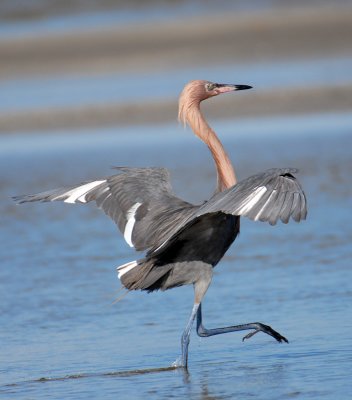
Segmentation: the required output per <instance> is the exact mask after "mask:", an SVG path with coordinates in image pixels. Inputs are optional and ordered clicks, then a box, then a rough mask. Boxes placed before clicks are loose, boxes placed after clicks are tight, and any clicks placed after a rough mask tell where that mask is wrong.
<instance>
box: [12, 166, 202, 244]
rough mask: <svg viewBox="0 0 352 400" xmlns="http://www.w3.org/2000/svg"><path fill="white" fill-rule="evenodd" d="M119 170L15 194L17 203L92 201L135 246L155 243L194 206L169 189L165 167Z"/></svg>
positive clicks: (189, 212)
mask: <svg viewBox="0 0 352 400" xmlns="http://www.w3.org/2000/svg"><path fill="white" fill-rule="evenodd" d="M117 169H118V170H119V172H120V173H119V174H116V175H113V176H110V177H107V178H103V179H100V180H95V181H90V182H83V183H80V184H78V185H75V186H70V187H64V188H60V189H54V190H51V191H47V192H42V193H38V194H34V195H25V196H16V197H14V200H15V201H16V202H18V203H26V202H33V201H40V202H48V201H64V202H66V203H88V202H91V201H95V202H96V204H97V206H98V207H99V208H101V209H102V210H103V211H104V212H105V213H106V214H107V215H108V216H109V217H110V218H111V219H112V220H113V221H115V223H116V224H117V226H118V228H119V229H120V231H121V232H122V233H123V235H124V238H125V240H126V242H127V243H128V244H129V245H130V246H134V247H135V248H136V250H145V249H148V248H150V247H153V246H158V245H160V243H162V242H163V241H164V240H165V237H166V236H168V235H169V232H170V231H171V230H172V227H173V226H174V224H175V223H176V224H177V222H178V220H180V219H184V218H186V217H187V216H189V215H190V214H192V213H193V212H194V208H195V207H194V206H193V205H192V204H189V203H187V202H185V201H183V200H181V199H179V198H177V197H176V196H174V195H173V193H172V187H171V184H170V178H169V173H168V171H167V170H166V169H164V168H125V167H118V168H117Z"/></svg>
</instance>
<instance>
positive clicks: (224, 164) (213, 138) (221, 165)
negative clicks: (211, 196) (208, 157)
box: [186, 103, 237, 192]
mask: <svg viewBox="0 0 352 400" xmlns="http://www.w3.org/2000/svg"><path fill="white" fill-rule="evenodd" d="M186 119H187V122H188V123H189V125H190V126H191V128H192V129H193V132H194V133H195V134H196V135H197V136H198V137H199V138H200V139H201V140H202V141H203V142H204V143H205V144H206V145H207V146H208V148H209V150H210V151H211V154H212V156H213V159H214V161H215V167H216V172H217V188H216V191H217V192H222V191H223V190H225V189H228V188H229V187H231V186H233V185H235V184H236V182H237V179H236V174H235V171H234V168H233V166H232V164H231V161H230V159H229V157H228V155H227V153H226V151H225V149H224V146H223V145H222V143H221V142H220V140H219V138H218V137H217V135H216V133H215V132H214V131H213V130H212V129H211V127H210V126H209V125H208V123H207V121H206V120H205V118H204V116H203V114H202V112H201V110H200V104H199V103H198V104H197V103H196V104H193V105H192V107H190V108H189V109H188V112H187V115H186Z"/></svg>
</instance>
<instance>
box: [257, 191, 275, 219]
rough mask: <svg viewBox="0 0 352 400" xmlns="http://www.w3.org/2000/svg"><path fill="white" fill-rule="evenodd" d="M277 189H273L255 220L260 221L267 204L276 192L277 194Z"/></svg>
mask: <svg viewBox="0 0 352 400" xmlns="http://www.w3.org/2000/svg"><path fill="white" fill-rule="evenodd" d="M276 192H277V190H275V189H274V190H273V191H272V193H271V194H270V196H269V198H268V200H267V201H266V202H265V203H264V205H263V207H262V208H261V209H260V210H259V212H258V214H257V215H256V216H255V218H254V221H258V219H259V218H260V216H261V214H262V212H263V211H264V209H265V207H266V206H267V204H268V203H269V201H270V200H271V198H272V197H273V195H274V194H276Z"/></svg>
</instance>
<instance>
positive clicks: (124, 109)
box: [0, 7, 352, 132]
mask: <svg viewBox="0 0 352 400" xmlns="http://www.w3.org/2000/svg"><path fill="white" fill-rule="evenodd" d="M351 38H352V8H343V7H342V8H341V7H336V8H326V7H323V8H321V9H318V8H314V9H313V8H312V9H309V8H301V9H296V10H287V9H281V10H280V11H278V12H275V13H274V12H265V13H261V14H243V15H236V14H234V13H230V14H226V15H215V16H214V17H213V18H211V19H207V20H206V21H205V20H204V18H199V17H198V18H189V19H185V20H182V21H181V20H177V21H169V22H168V23H166V22H164V23H160V24H143V25H141V24H139V25H133V26H125V27H118V26H117V27H114V28H109V29H100V30H95V31H92V30H90V31H86V32H82V31H78V32H67V33H62V34H55V35H54V34H51V35H46V36H32V37H26V38H24V37H22V38H20V39H11V40H9V39H7V40H6V39H2V40H1V39H0V60H1V61H0V79H2V80H6V79H17V78H19V77H21V78H23V77H25V78H31V77H33V78H34V77H35V78H38V77H53V76H55V75H58V74H59V75H60V76H63V75H65V74H67V75H71V76H72V75H73V76H74V75H75V74H77V75H79V76H82V75H88V76H89V75H90V74H106V73H121V74H123V73H126V72H133V73H141V72H143V73H144V74H146V76H147V74H148V72H153V73H155V72H157V71H169V70H170V71H172V70H173V69H177V68H187V67H197V66H202V65H207V66H211V65H219V64H226V63H227V62H229V63H230V62H231V63H238V64H240V63H247V64H251V63H256V62H259V61H269V60H283V59H284V60H296V59H298V58H305V59H314V58H317V57H345V56H351V57H352V41H351ZM327 85H328V86H326V87H325V86H323V87H313V88H311V87H305V88H303V87H302V88H290V89H289V90H286V88H285V90H284V91H283V90H280V91H270V92H269V91H266V92H260V91H251V93H250V95H248V94H243V95H241V96H240V98H239V97H234V99H233V101H231V102H230V101H226V100H225V99H221V100H219V101H217V102H213V103H212V104H211V106H208V105H206V108H207V109H208V112H209V115H210V116H212V117H221V118H226V117H232V118H233V117H234V116H239V117H243V116H252V115H253V116H255V115H267V114H283V113H285V114H288V113H301V112H325V111H339V110H340V111H345V110H351V107H352V86H351V85H350V84H348V85H345V86H335V87H331V86H329V83H328V82H327ZM93 102H94V99H92V105H90V106H84V107H83V106H76V107H67V108H56V109H40V110H32V111H30V110H27V111H19V112H13V113H4V112H1V110H0V132H15V131H23V130H24V131H30V130H48V129H61V128H75V127H76V128H77V127H83V126H99V125H112V124H131V123H135V124H143V123H158V122H167V121H169V120H170V121H171V120H175V116H176V112H177V100H176V99H157V100H153V99H151V100H148V102H145V103H130V104H123V105H121V104H111V103H109V104H106V105H101V104H100V105H98V104H96V105H95V104H94V103H93Z"/></svg>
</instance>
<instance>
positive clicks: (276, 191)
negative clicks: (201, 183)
mask: <svg viewBox="0 0 352 400" xmlns="http://www.w3.org/2000/svg"><path fill="white" fill-rule="evenodd" d="M296 172H298V170H297V169H294V168H273V169H269V170H267V171H266V172H262V173H259V174H256V175H253V176H251V177H249V178H247V179H244V180H243V181H241V182H239V183H237V184H236V185H234V186H232V187H231V188H229V189H227V190H225V191H223V192H220V193H217V194H215V195H214V196H213V197H212V198H211V199H210V200H209V201H207V202H206V203H204V204H203V205H202V206H200V207H197V208H196V209H195V210H194V213H193V214H191V215H189V216H188V217H186V218H185V219H184V220H181V221H180V222H179V223H178V224H177V225H175V226H174V229H173V230H172V231H171V232H170V234H169V236H168V237H166V239H165V240H164V242H163V243H162V244H161V245H159V246H158V247H154V248H152V249H151V250H150V251H149V253H148V254H150V255H151V254H156V253H159V252H160V251H163V250H164V249H165V246H166V245H167V244H168V243H169V242H170V241H172V240H173V239H174V238H175V237H176V236H177V235H179V234H180V233H181V232H182V231H183V230H185V229H188V228H189V227H190V226H191V225H192V224H193V223H194V222H195V221H197V220H199V219H200V218H202V217H203V216H205V215H206V214H209V213H217V212H223V213H225V214H232V215H237V216H245V217H248V218H250V219H252V220H254V221H258V220H259V221H266V222H269V224H270V225H275V224H276V223H277V221H278V220H279V219H280V220H281V221H282V222H283V223H285V224H286V223H288V221H289V219H290V217H291V218H292V219H293V220H295V221H296V222H299V221H301V220H304V219H306V216H307V202H306V196H305V194H304V192H303V190H302V187H301V185H300V183H299V182H298V181H297V179H296V178H295V176H294V175H293V174H294V173H296Z"/></svg>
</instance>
